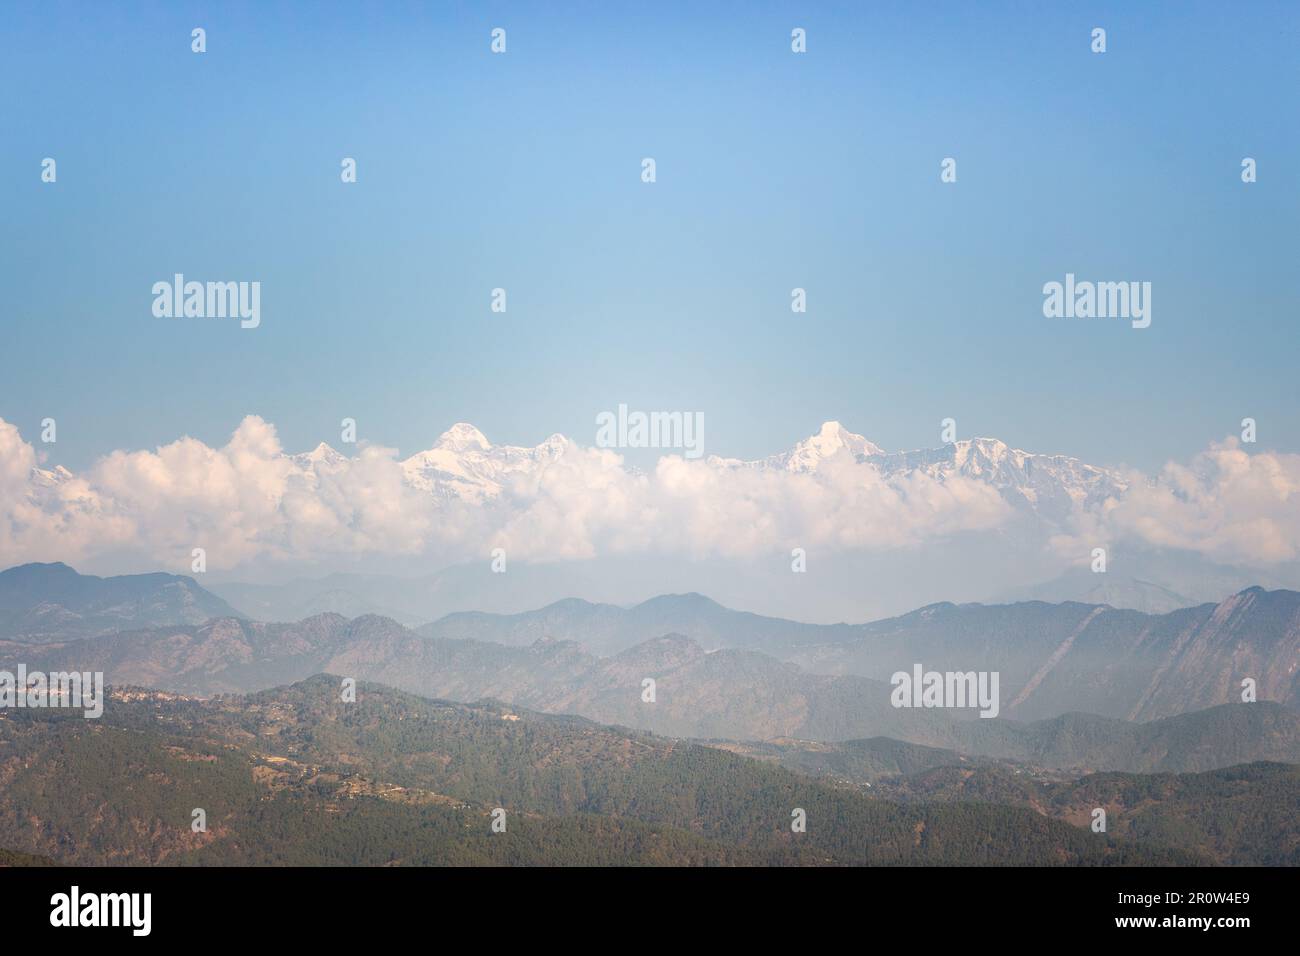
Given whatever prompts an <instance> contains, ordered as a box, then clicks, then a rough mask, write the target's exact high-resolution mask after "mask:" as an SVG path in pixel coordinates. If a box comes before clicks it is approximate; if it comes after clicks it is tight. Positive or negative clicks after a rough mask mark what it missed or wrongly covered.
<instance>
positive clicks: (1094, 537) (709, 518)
mask: <svg viewBox="0 0 1300 956" xmlns="http://www.w3.org/2000/svg"><path fill="white" fill-rule="evenodd" d="M515 451H518V450H515ZM512 460H513V459H512ZM516 465H517V461H516ZM409 477H410V476H409V472H408V471H407V470H405V469H404V466H403V463H402V462H401V461H400V460H399V459H398V456H397V454H396V452H395V451H394V450H392V449H386V448H380V447H374V446H370V447H363V448H361V449H360V450H358V451H357V452H356V453H355V455H354V457H351V458H340V459H338V460H333V461H318V462H315V463H304V462H303V461H301V460H296V459H295V458H293V457H291V456H288V455H286V454H285V453H284V451H283V449H282V448H281V446H280V442H279V439H278V437H277V435H276V432H275V428H274V427H273V426H272V425H270V424H269V423H267V422H265V421H263V420H262V419H260V418H257V417H255V416H250V417H248V418H246V419H244V421H242V422H241V423H240V424H239V427H238V428H237V429H236V430H235V432H234V433H233V435H232V436H231V438H230V440H229V442H227V443H226V444H225V445H224V446H222V447H220V448H211V447H209V446H207V445H206V444H204V443H203V442H200V441H197V440H195V439H193V438H181V439H179V440H177V441H175V442H172V443H170V444H167V445H164V446H162V447H160V448H158V449H156V450H153V451H133V452H127V451H117V452H113V453H112V454H110V455H107V456H105V457H103V458H101V459H99V460H98V461H96V462H95V463H94V464H93V465H92V466H91V467H90V468H89V469H87V470H86V471H85V472H84V473H82V474H77V475H73V474H70V473H68V472H65V471H62V470H61V469H59V470H56V471H54V472H50V471H46V470H43V469H41V468H39V467H38V461H37V455H36V453H35V451H34V449H33V447H32V445H31V444H29V443H28V442H26V441H24V440H23V439H22V437H21V436H20V435H19V433H18V430H17V429H16V428H15V427H14V426H12V425H10V424H7V423H5V422H3V421H0V562H3V563H4V564H15V563H19V562H22V561H31V560H65V561H77V560H83V559H86V558H92V557H95V556H98V555H105V554H113V553H116V552H122V551H132V552H134V553H137V554H140V555H142V556H144V557H146V558H148V559H150V560H152V561H154V562H156V563H157V564H158V566H160V567H165V568H184V567H186V566H188V562H189V555H190V551H191V549H192V548H194V547H203V548H204V549H205V550H206V551H207V556H208V564H209V567H210V568H213V569H216V568H232V567H237V566H239V565H242V564H244V563H246V562H249V561H253V560H258V559H271V560H277V559H278V560H285V561H291V560H294V561H296V560H301V561H309V562H310V561H320V560H326V559H329V558H330V557H332V556H348V557H353V556H365V555H385V556H391V555H398V556H401V555H411V556H433V557H436V558H437V559H439V560H441V561H446V562H452V561H462V560H477V559H482V560H486V559H487V555H488V554H489V552H490V551H491V549H492V548H494V547H504V548H506V550H507V554H508V555H509V556H510V557H511V558H512V559H520V560H536V561H559V560H577V559H590V558H599V557H603V556H615V555H637V554H656V555H681V556H685V557H691V558H713V557H723V558H751V557H761V556H768V555H773V554H788V553H789V550H790V549H791V548H793V547H803V548H806V549H818V550H821V551H830V552H845V551H868V552H888V551H895V550H898V549H914V548H919V547H922V546H925V545H927V544H933V543H935V542H937V541H941V540H942V539H945V538H947V537H949V536H951V535H955V534H958V533H962V532H981V531H990V530H995V529H999V528H1002V527H1003V526H1004V525H1006V524H1007V522H1008V521H1009V519H1010V517H1011V514H1012V508H1011V506H1010V505H1008V504H1007V502H1006V501H1004V500H1003V498H1002V496H1001V495H1000V494H999V493H998V491H997V490H996V489H995V488H993V487H992V486H991V485H989V484H988V483H987V482H985V481H983V480H980V479H978V478H972V477H963V476H960V475H953V474H949V475H946V476H944V477H943V478H942V479H941V478H939V477H935V476H933V475H930V474H926V473H924V472H921V471H915V470H913V471H907V472H898V473H893V474H888V475H886V474H884V473H882V472H881V471H880V470H878V469H877V468H876V467H875V466H874V465H872V464H870V463H868V462H863V461H857V460H855V459H854V456H853V455H852V454H851V453H847V452H846V453H840V454H833V455H829V456H827V457H825V458H824V459H823V460H821V461H820V462H819V463H818V465H817V467H816V468H815V469H813V470H811V471H809V470H788V469H784V468H779V467H777V468H762V467H750V466H747V465H744V464H742V463H737V462H729V461H723V460H720V459H702V460H686V459H685V458H683V457H681V456H677V455H670V456H665V457H663V458H661V459H659V461H658V463H657V465H656V466H655V468H654V469H653V471H651V472H649V473H642V472H638V471H636V470H634V469H630V468H628V467H627V466H626V465H625V463H624V461H623V459H622V457H621V456H619V455H618V454H616V453H614V452H612V451H609V450H604V449H594V448H582V447H579V446H577V445H575V444H573V443H568V444H567V445H565V446H564V452H563V454H561V455H559V456H558V457H554V458H553V460H552V459H551V457H546V458H539V459H538V460H537V461H536V464H535V466H529V467H517V466H512V469H511V470H509V471H508V472H507V473H503V474H500V475H496V476H495V478H494V480H495V481H496V485H495V486H494V490H493V493H492V494H490V495H486V496H485V495H482V494H474V495H465V494H464V493H463V491H464V486H463V482H462V483H461V484H460V485H458V484H457V482H456V481H451V482H448V483H446V487H445V488H442V487H441V486H439V485H438V484H437V482H435V483H434V485H433V486H427V485H426V486H425V487H420V488H417V487H415V486H414V485H413V484H412V483H411V481H410V480H409ZM496 487H499V488H500V492H499V493H496V491H495V488H496ZM1297 488H1300V456H1296V455H1279V454H1272V453H1257V454H1255V455H1247V454H1246V453H1245V452H1243V451H1242V450H1241V449H1240V448H1239V447H1238V446H1237V445H1236V443H1235V442H1231V441H1229V442H1227V443H1225V444H1223V445H1214V446H1211V448H1210V449H1209V450H1208V451H1206V452H1205V453H1203V454H1202V455H1200V456H1198V457H1197V458H1196V459H1195V460H1194V461H1193V462H1192V463H1191V465H1189V466H1182V465H1175V464H1170V465H1168V466H1166V467H1165V469H1164V470H1163V471H1162V472H1161V474H1160V476H1159V478H1158V479H1157V480H1155V481H1148V480H1147V479H1145V478H1142V477H1141V476H1135V479H1134V480H1133V481H1132V482H1131V483H1130V485H1129V492H1128V493H1127V494H1126V495H1125V496H1124V497H1123V498H1122V499H1115V498H1111V499H1108V500H1107V501H1106V502H1104V503H1102V504H1101V505H1099V506H1097V507H1096V508H1095V509H1093V510H1091V511H1086V512H1085V511H1079V512H1077V513H1076V514H1075V516H1074V519H1073V527H1072V529H1071V531H1070V534H1068V535H1063V536H1062V537H1060V538H1058V539H1056V541H1055V542H1054V543H1055V544H1057V545H1058V546H1059V547H1061V548H1062V549H1069V548H1077V545H1078V542H1081V541H1082V542H1097V541H1104V540H1112V539H1115V538H1122V537H1133V538H1137V539H1140V540H1142V541H1143V542H1145V543H1147V544H1150V545H1155V546H1160V547H1170V548H1184V549H1189V550H1194V551H1200V552H1203V553H1205V554H1208V555H1212V556H1214V557H1216V558H1220V559H1231V560H1236V561H1245V562H1248V563H1260V562H1263V563H1268V562H1275V561H1283V560H1289V559H1293V558H1295V557H1296V552H1297V547H1296V544H1295V542H1296V541H1298V540H1300V508H1297V498H1296V491H1297ZM1075 553H1078V552H1077V550H1076V551H1075Z"/></svg>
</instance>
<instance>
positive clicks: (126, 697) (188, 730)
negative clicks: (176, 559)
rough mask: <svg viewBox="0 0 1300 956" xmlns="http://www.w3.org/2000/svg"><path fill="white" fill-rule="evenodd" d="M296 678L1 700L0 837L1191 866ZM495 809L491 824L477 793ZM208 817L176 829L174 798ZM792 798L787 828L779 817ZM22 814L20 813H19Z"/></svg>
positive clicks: (578, 731)
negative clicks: (53, 705) (50, 704)
mask: <svg viewBox="0 0 1300 956" xmlns="http://www.w3.org/2000/svg"><path fill="white" fill-rule="evenodd" d="M339 691H340V682H339V680H338V679H337V678H333V677H325V676H321V677H315V678H312V679H310V680H307V681H304V682H301V683H299V684H296V685H294V686H291V687H285V688H277V689H274V690H271V691H267V692H264V693H260V694H255V695H252V696H248V697H222V698H217V699H214V700H211V701H206V702H202V701H192V700H184V699H175V698H169V697H167V696H164V695H158V694H153V693H148V692H144V691H130V690H125V689H124V690H122V691H119V692H118V693H117V694H116V695H115V696H114V697H113V699H112V700H110V701H109V705H108V707H107V708H106V709H105V713H104V717H103V718H102V719H100V720H98V721H88V720H83V719H81V718H78V717H67V716H63V715H59V714H57V713H55V712H50V711H29V710H19V711H13V712H11V713H8V714H5V715H4V716H3V717H0V754H3V757H0V773H2V774H3V779H4V781H5V785H4V787H3V788H0V844H3V845H7V846H12V847H15V848H16V849H18V850H19V851H21V852H26V853H38V854H46V855H49V856H51V857H53V858H55V859H56V860H58V861H59V862H61V863H69V864H78V865H83V864H164V865H166V864H306V865H391V864H424V865H438V864H505V865H535V864H539V863H547V864H551V865H572V864H596V865H602V864H628V863H650V864H766V865H780V864H788V865H821V864H825V865H862V864H866V865H891V864H911V865H936V864H938V865H1043V864H1058V865H1105V864H1133V865H1153V864H1164V863H1168V864H1189V863H1190V864H1197V863H1205V862H1208V859H1209V857H1208V856H1206V855H1204V854H1202V853H1200V852H1198V851H1196V850H1189V849H1174V848H1169V847H1166V846H1163V845H1160V844H1157V843H1148V844H1144V845H1139V844H1137V843H1134V842H1132V841H1128V840H1123V839H1117V838H1115V837H1113V836H1111V835H1099V834H1094V833H1091V832H1089V831H1088V830H1086V829H1083V828H1080V827H1075V826H1071V825H1069V824H1066V823H1063V822H1061V821H1058V820H1052V819H1048V818H1046V817H1044V816H1043V815H1041V814H1039V813H1036V812H1034V811H1032V810H1030V809H1026V808H1023V807H1009V806H990V805H975V804H961V803H952V802H945V803H940V804H936V805H933V806H932V805H928V804H925V803H920V802H905V803H898V802H892V801H885V800H879V799H873V798H871V797H869V796H866V795H863V794H861V793H857V792H854V791H852V790H849V789H843V788H837V787H833V786H829V785H827V784H825V783H821V782H818V781H815V780H812V779H810V778H807V777H803V776H800V775H798V774H794V773H791V772H790V771H788V770H784V769H782V768H780V767H775V766H771V765H769V764H765V763H761V762H759V761H755V760H750V759H747V758H745V757H740V756H736V755H734V754H729V753H724V752H722V751H720V750H717V749H714V748H709V747H703V746H698V745H693V744H689V743H683V742H680V741H674V740H669V739H664V738H660V737H655V736H651V735H646V734H641V733H636V732H632V731H623V730H617V729H613V728H608V727H602V726H600V725H597V724H593V723H591V722H589V721H585V720H582V719H578V718H567V717H548V716H543V715H538V714H534V713H531V712H528V711H521V710H506V709H505V708H503V707H502V706H499V705H479V706H466V705H460V704H452V703H447V702H441V701H431V700H427V699H423V698H419V697H415V696H412V695H408V694H404V693H401V692H399V691H394V690H391V689H388V688H384V687H379V686H375V685H368V684H362V685H360V686H359V687H358V696H357V700H356V702H355V703H344V702H342V701H341V700H340V693H339ZM496 807H501V808H503V809H504V810H505V811H506V821H507V828H506V832H504V833H493V832H492V831H491V827H490V822H491V814H492V811H493V809H494V808H496ZM194 808H202V809H203V810H204V811H205V814H206V823H207V829H206V832H200V833H195V832H192V830H191V825H190V824H191V820H192V819H193V817H192V811H193V810H194ZM796 808H797V809H802V810H804V811H805V813H806V817H807V821H808V822H807V832H806V833H794V832H792V831H791V827H790V822H791V817H792V812H793V811H794V810H795V809H796ZM33 820H39V821H41V823H40V826H33V825H32V821H33Z"/></svg>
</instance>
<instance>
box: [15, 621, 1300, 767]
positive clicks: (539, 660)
mask: <svg viewBox="0 0 1300 956" xmlns="http://www.w3.org/2000/svg"><path fill="white" fill-rule="evenodd" d="M19 662H22V663H25V664H27V666H28V667H29V668H33V669H44V670H62V669H79V670H102V671H104V672H105V673H106V675H107V677H108V680H109V681H110V682H112V683H117V684H136V685H141V686H150V687H154V688H158V689H162V690H169V691H174V692H177V693H184V694H198V695H211V694H218V693H239V692H250V691H258V690H261V689H263V688H266V687H270V686H275V685H278V684H283V683H289V682H293V681H296V680H302V679H304V678H305V677H306V676H309V675H311V674H315V673H320V672H328V673H333V674H337V675H340V676H348V677H356V678H358V679H363V680H369V681H374V682H376V683H379V684H384V685H388V686H391V687H395V688H399V689H401V690H405V691H409V692H412V693H418V694H421V695H423V696H428V697H438V698H446V699H453V700H462V701H474V700H480V699H496V700H500V701H504V702H508V703H510V704H511V705H514V706H521V707H527V708H530V709H533V710H537V711H544V712H548V713H556V714H578V715H581V716H584V717H587V718H590V719H593V720H598V721H600V722H602V723H606V724H616V725H622V726H627V727H631V728H638V729H643V730H650V731H654V732H657V733H662V734H670V735H673V736H676V737H693V738H715V739H717V738H723V739H733V740H775V739H781V738H797V739H804V740H822V741H844V740H853V739H857V738H864V737H871V736H887V737H892V738H897V739H899V740H903V741H908V742H910V743H913V744H920V745H926V746H932V747H941V748H947V749H949V750H955V751H960V752H962V753H963V754H968V755H973V756H988V757H995V758H999V759H1014V760H1017V761H1021V762H1026V763H1032V764H1037V765H1040V766H1055V767H1067V766H1068V767H1080V768H1084V769H1134V770H1138V769H1140V770H1157V769H1168V770H1179V771H1183V770H1201V769H1210V768H1215V767H1222V766H1227V765H1230V764H1233V763H1241V762H1247V761H1251V760H1261V759H1272V760H1286V761H1300V714H1297V713H1296V712H1295V711H1294V710H1291V709H1289V708H1283V707H1281V706H1277V705H1272V704H1269V703H1267V702H1261V703H1258V704H1237V705H1225V706H1223V707H1219V708H1215V709H1212V710H1208V711H1199V712H1196V713H1191V714H1185V715H1180V716H1177V717H1171V718H1168V719H1166V720H1159V721H1153V722H1151V723H1147V724H1134V723H1130V722H1126V721H1122V720H1117V719H1114V718H1107V717H1098V716H1092V715H1087V714H1066V715H1062V716H1059V717H1053V718H1052V719H1050V720H1043V721H1038V722H1033V723H1021V722H1019V721H1015V720H1007V719H1005V718H999V719H996V720H983V719H979V718H975V717H973V716H972V714H971V712H969V711H960V712H958V711H952V710H925V709H920V710H917V709H899V708H895V707H893V706H892V705H891V702H890V694H891V688H890V686H889V685H888V684H886V683H884V682H881V681H875V680H872V679H869V678H862V677H858V676H854V675H841V676H834V675H825V674H810V673H807V672H806V671H803V670H801V669H800V668H799V667H798V666H796V665H794V664H791V663H789V662H783V661H780V660H777V659H776V658H773V657H770V656H768V655H765V654H762V653H759V652H755V651H747V650H739V649H724V650H718V651H714V652H707V651H705V649H704V648H703V647H701V646H700V645H699V643H698V642H696V641H694V640H693V639H691V638H687V637H684V636H681V635H668V636H664V637H660V638H654V639H651V640H649V641H645V642H642V643H641V644H638V645H636V646H635V647H632V648H629V649H628V650H626V651H623V652H622V653H620V654H617V655H613V656H611V657H605V658H600V657H596V656H595V655H593V654H591V653H590V652H588V651H587V650H585V649H584V648H583V647H582V646H581V645H579V644H577V643H575V642H571V641H556V640H551V639H542V640H539V641H537V642H535V643H534V644H533V645H531V646H529V647H509V646H505V645H499V644H492V643H487V642H483V641H477V640H461V639H451V638H428V637H424V636H421V635H419V634H417V633H415V632H413V631H411V630H409V629H407V628H404V627H402V626H401V625H399V624H397V623H396V622H395V621H392V620H389V619H387V618H380V617H373V616H371V617H362V618H357V619H355V620H351V621H349V620H347V619H346V618H343V617H341V616H339V615H319V616H317V617H314V618H309V619H307V620H305V621H301V622H298V623H297V624H261V623H257V622H249V621H236V620H229V619H227V620H219V621H211V622H209V623H208V624H205V625H202V626H199V627H194V626H187V627H174V628H159V629H152V630H148V631H138V632H131V633H126V634H121V635H113V636H108V637H100V638H94V639H90V640H83V641H78V642H72V643H69V644H46V645H21V644H13V643H6V644H0V666H8V667H11V668H12V667H13V666H16V664H17V663H19ZM646 678H652V679H653V680H654V682H655V700H654V702H653V703H650V702H647V701H646V700H645V699H643V692H644V684H643V682H644V681H645V679H646Z"/></svg>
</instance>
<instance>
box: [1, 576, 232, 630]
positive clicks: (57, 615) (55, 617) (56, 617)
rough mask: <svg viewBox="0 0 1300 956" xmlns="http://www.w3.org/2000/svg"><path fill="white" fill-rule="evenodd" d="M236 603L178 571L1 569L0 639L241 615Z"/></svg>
mask: <svg viewBox="0 0 1300 956" xmlns="http://www.w3.org/2000/svg"><path fill="white" fill-rule="evenodd" d="M239 616H240V615H239V612H238V611H236V610H235V609H234V608H233V607H231V606H230V605H229V604H227V603H226V602H225V601H223V600H222V599H221V598H219V597H217V596H216V595H215V594H211V593H209V592H208V591H206V590H204V589H203V588H202V587H200V586H199V584H198V582H196V581H195V580H194V579H193V578H190V577H185V576H182V575H176V574H162V573H154V574H130V575H122V576H119V577H109V578H100V577H95V576H94V575H86V574H79V573H77V572H76V571H74V570H73V569H72V568H70V567H68V566H67V565H66V564H58V563H56V564H23V565H19V566H17V567H13V568H9V569H8V570H6V571H0V639H4V640H19V641H27V642H37V641H47V640H67V639H68V638H69V637H92V636H94V635H97V634H106V633H111V632H114V631H120V630H122V629H123V628H129V627H147V626H152V625H166V624H201V623H203V622H204V621H207V620H209V619H211V618H215V617H239Z"/></svg>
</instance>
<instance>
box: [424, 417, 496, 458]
mask: <svg viewBox="0 0 1300 956" xmlns="http://www.w3.org/2000/svg"><path fill="white" fill-rule="evenodd" d="M434 447H435V448H449V449H452V450H454V451H469V450H472V449H479V450H480V451H487V450H488V449H490V448H491V447H492V443H491V442H489V441H488V440H487V438H486V436H484V434H483V433H482V432H481V431H479V430H478V429H477V428H475V427H474V426H473V425H471V424H469V423H468V422H457V423H456V424H455V425H452V426H451V427H450V428H448V429H447V430H446V431H445V432H443V433H442V434H441V435H439V436H438V441H437V442H436V443H435V444H434Z"/></svg>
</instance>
